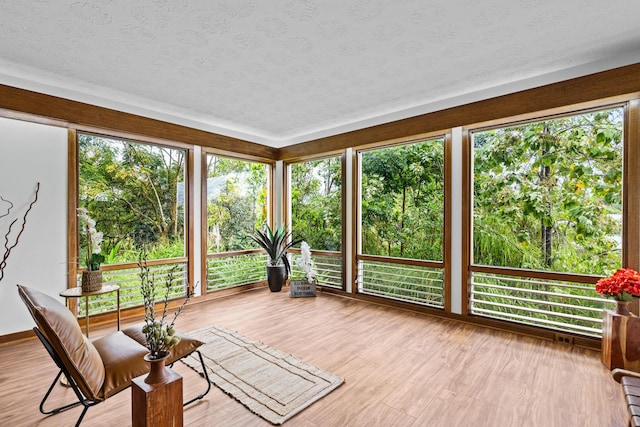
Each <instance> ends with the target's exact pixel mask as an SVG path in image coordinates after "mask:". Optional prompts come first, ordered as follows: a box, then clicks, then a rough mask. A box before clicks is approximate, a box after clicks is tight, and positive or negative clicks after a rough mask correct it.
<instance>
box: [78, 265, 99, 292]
mask: <svg viewBox="0 0 640 427" xmlns="http://www.w3.org/2000/svg"><path fill="white" fill-rule="evenodd" d="M100 289H102V270H94V271H86V270H85V271H83V272H82V292H96V291H99V290H100Z"/></svg>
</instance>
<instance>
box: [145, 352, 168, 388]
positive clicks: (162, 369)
mask: <svg viewBox="0 0 640 427" xmlns="http://www.w3.org/2000/svg"><path fill="white" fill-rule="evenodd" d="M170 355H171V352H169V351H167V352H165V354H164V355H163V356H161V357H152V356H151V353H149V354H147V355H146V356H144V360H146V361H147V362H149V364H150V366H151V369H150V371H149V375H147V377H146V378H145V379H144V382H145V383H147V384H162V383H165V382H167V381H169V380H170V379H171V378H172V376H171V372H170V371H169V370H168V369H167V367H166V365H165V362H166V361H167V359H168V358H169V356H170Z"/></svg>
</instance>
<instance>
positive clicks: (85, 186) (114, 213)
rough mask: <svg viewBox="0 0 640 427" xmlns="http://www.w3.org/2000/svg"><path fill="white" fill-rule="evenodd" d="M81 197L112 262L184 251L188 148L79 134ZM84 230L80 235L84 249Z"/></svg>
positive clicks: (160, 256) (169, 256)
mask: <svg viewBox="0 0 640 427" xmlns="http://www.w3.org/2000/svg"><path fill="white" fill-rule="evenodd" d="M78 142H79V153H78V156H79V168H80V177H79V198H80V203H79V204H80V206H83V207H86V208H87V209H88V210H89V215H90V217H91V218H92V219H94V220H95V221H96V228H97V230H98V231H101V232H103V233H104V238H105V240H104V243H103V245H102V253H103V254H104V255H105V256H106V262H105V263H107V264H112V263H120V262H137V261H138V257H139V251H140V250H141V249H143V248H144V249H145V250H146V251H147V258H148V259H161V258H172V257H182V256H184V255H185V249H184V248H185V245H184V239H185V238H184V218H185V192H184V189H185V186H184V183H185V155H186V152H185V150H181V149H175V148H166V147H160V146H155V145H149V144H142V143H136V142H131V141H124V140H120V139H114V138H105V137H100V136H94V135H85V134H80V135H79V136H78ZM83 238H84V234H83V233H81V234H80V239H81V240H80V242H81V243H80V244H81V253H82V251H83V250H84V249H83V248H84V247H85V242H84V240H83Z"/></svg>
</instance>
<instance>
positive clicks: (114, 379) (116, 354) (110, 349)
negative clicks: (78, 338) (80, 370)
mask: <svg viewBox="0 0 640 427" xmlns="http://www.w3.org/2000/svg"><path fill="white" fill-rule="evenodd" d="M93 345H94V346H95V348H96V349H97V350H98V352H99V353H100V356H102V362H103V363H104V370H105V378H104V384H103V386H102V390H101V391H100V393H101V394H100V397H101V398H103V399H106V398H108V397H110V396H113V395H114V394H116V393H118V392H119V391H122V390H124V389H125V388H127V387H129V386H130V385H131V380H132V379H133V378H135V377H138V376H140V375H143V374H146V373H147V372H149V363H148V362H146V361H145V360H144V356H145V355H146V354H147V353H149V350H147V348H146V347H145V346H143V345H141V344H140V343H138V342H137V341H135V340H133V339H131V338H129V337H128V336H127V335H125V334H124V333H122V332H121V331H117V332H113V333H110V334H108V335H105V336H103V337H100V338H97V339H95V340H94V341H93Z"/></svg>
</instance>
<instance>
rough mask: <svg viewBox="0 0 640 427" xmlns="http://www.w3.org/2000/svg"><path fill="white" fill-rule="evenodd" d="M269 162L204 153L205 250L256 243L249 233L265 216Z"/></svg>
mask: <svg viewBox="0 0 640 427" xmlns="http://www.w3.org/2000/svg"><path fill="white" fill-rule="evenodd" d="M269 169H270V166H269V165H267V164H263V163H257V162H250V161H245V160H236V159H229V158H225V157H220V156H215V155H212V154H209V155H207V229H208V236H207V242H208V243H207V246H208V253H218V252H229V251H236V250H242V249H247V248H253V247H257V246H256V244H255V243H254V242H253V241H252V240H251V238H250V236H251V234H252V233H253V231H254V230H255V229H256V228H257V227H260V226H261V225H262V224H263V223H264V222H265V221H267V219H268V216H267V212H268V208H267V206H268V205H267V203H268V179H269Z"/></svg>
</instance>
